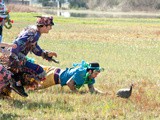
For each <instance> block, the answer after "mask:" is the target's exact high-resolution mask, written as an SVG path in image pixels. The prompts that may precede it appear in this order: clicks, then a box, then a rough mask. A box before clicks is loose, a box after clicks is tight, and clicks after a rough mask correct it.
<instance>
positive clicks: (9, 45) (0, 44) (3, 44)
mask: <svg viewBox="0 0 160 120" xmlns="http://www.w3.org/2000/svg"><path fill="white" fill-rule="evenodd" d="M0 47H13V48H16V47H17V45H16V44H9V43H0Z"/></svg>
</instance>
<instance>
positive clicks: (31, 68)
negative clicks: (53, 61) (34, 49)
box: [23, 61, 46, 81]
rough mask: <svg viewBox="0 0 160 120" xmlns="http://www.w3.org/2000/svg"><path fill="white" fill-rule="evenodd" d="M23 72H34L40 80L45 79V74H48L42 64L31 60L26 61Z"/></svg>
mask: <svg viewBox="0 0 160 120" xmlns="http://www.w3.org/2000/svg"><path fill="white" fill-rule="evenodd" d="M23 72H28V73H32V74H34V75H35V77H36V79H38V80H39V81H41V80H43V79H45V75H46V72H45V71H44V70H43V68H42V67H41V66H40V65H38V64H35V63H32V62H29V61H27V62H26V64H25V67H24V69H23Z"/></svg>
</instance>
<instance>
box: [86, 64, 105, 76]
mask: <svg viewBox="0 0 160 120" xmlns="http://www.w3.org/2000/svg"><path fill="white" fill-rule="evenodd" d="M101 71H104V68H101V67H100V66H99V63H97V62H93V63H89V66H88V67H87V72H88V73H89V74H90V76H89V78H90V79H92V78H96V77H97V75H98V74H99V73H100V72H101Z"/></svg>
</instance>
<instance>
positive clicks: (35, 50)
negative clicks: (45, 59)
mask: <svg viewBox="0 0 160 120" xmlns="http://www.w3.org/2000/svg"><path fill="white" fill-rule="evenodd" d="M32 52H33V53H34V54H35V55H37V56H42V53H43V50H42V49H41V48H40V46H39V45H38V44H37V43H36V45H35V47H34V49H33V50H32Z"/></svg>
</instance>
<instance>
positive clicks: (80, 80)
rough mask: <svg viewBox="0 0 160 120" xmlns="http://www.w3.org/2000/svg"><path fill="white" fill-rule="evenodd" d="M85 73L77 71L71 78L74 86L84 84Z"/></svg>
mask: <svg viewBox="0 0 160 120" xmlns="http://www.w3.org/2000/svg"><path fill="white" fill-rule="evenodd" d="M84 77H85V71H83V70H80V69H77V71H76V73H75V74H74V75H73V76H72V80H74V82H75V83H76V86H81V85H83V84H84Z"/></svg>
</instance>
